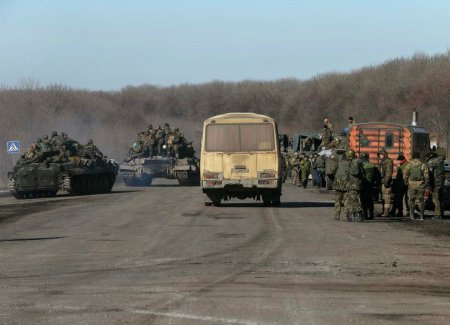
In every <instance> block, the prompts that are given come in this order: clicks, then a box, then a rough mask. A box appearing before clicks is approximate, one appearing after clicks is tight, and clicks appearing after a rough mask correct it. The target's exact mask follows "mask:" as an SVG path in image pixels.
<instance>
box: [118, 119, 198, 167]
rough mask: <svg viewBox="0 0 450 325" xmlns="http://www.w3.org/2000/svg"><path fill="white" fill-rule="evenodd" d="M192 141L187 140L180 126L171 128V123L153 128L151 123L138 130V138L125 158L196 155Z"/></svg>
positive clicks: (127, 159) (129, 159) (127, 160)
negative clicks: (144, 128) (142, 129)
mask: <svg viewBox="0 0 450 325" xmlns="http://www.w3.org/2000/svg"><path fill="white" fill-rule="evenodd" d="M194 155H195V151H194V148H193V146H192V142H187V141H186V138H185V137H184V135H183V133H181V132H180V130H179V128H171V127H170V126H169V123H165V124H164V125H163V126H158V127H157V128H153V125H152V124H150V125H149V126H148V127H147V129H146V130H144V131H141V132H138V134H137V140H136V142H134V144H133V146H132V147H131V148H130V150H129V152H128V157H127V158H126V159H125V161H126V162H129V161H131V160H133V159H136V158H148V157H156V156H159V157H166V156H169V157H176V158H184V157H187V158H190V157H194Z"/></svg>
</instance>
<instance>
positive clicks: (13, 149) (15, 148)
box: [6, 140, 20, 165]
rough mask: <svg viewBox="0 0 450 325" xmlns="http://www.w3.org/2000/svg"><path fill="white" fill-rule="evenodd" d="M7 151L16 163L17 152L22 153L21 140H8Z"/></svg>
mask: <svg viewBox="0 0 450 325" xmlns="http://www.w3.org/2000/svg"><path fill="white" fill-rule="evenodd" d="M6 151H7V152H8V154H10V155H11V157H12V160H13V165H15V164H16V154H20V141H19V140H13V141H7V142H6Z"/></svg>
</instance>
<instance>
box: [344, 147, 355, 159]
mask: <svg viewBox="0 0 450 325" xmlns="http://www.w3.org/2000/svg"><path fill="white" fill-rule="evenodd" d="M345 157H347V158H355V157H356V153H355V150H353V149H347V151H346V152H345Z"/></svg>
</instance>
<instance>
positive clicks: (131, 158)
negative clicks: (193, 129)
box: [120, 123, 200, 186]
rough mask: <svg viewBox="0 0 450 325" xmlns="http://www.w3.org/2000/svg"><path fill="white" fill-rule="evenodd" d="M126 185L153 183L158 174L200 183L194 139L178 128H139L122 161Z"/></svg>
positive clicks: (189, 182)
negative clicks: (142, 129) (185, 135)
mask: <svg viewBox="0 0 450 325" xmlns="http://www.w3.org/2000/svg"><path fill="white" fill-rule="evenodd" d="M120 172H121V173H122V175H123V179H124V182H125V185H126V186H150V185H151V184H152V182H153V180H154V179H155V178H169V179H170V178H171V179H175V178H176V179H177V180H178V183H179V184H180V185H183V186H191V185H200V170H199V163H198V159H197V158H196V157H195V150H194V148H193V146H192V142H189V141H187V140H186V138H185V137H184V135H183V133H181V132H180V130H179V129H178V128H170V127H169V124H168V123H165V124H164V126H163V127H161V126H158V127H157V128H156V129H153V126H152V125H149V127H148V128H147V130H144V131H141V132H138V139H137V140H136V141H135V142H134V143H133V145H132V146H131V147H130V148H129V151H128V156H127V157H126V158H125V159H124V162H123V163H122V164H121V165H120Z"/></svg>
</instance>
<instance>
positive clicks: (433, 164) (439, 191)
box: [427, 152, 445, 220]
mask: <svg viewBox="0 0 450 325" xmlns="http://www.w3.org/2000/svg"><path fill="white" fill-rule="evenodd" d="M427 165H428V169H429V170H430V189H431V191H432V199H433V204H434V219H437V220H440V219H442V217H443V216H444V206H443V200H442V196H443V194H444V183H445V167H444V157H442V156H440V155H438V154H437V153H435V152H433V153H431V155H430V158H429V160H428V162H427Z"/></svg>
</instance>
